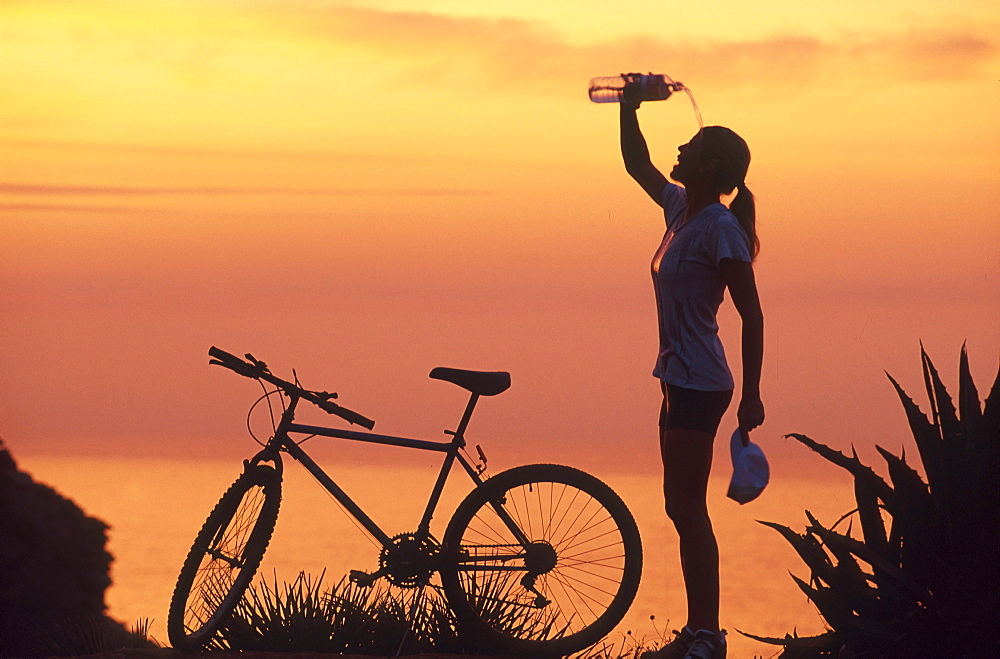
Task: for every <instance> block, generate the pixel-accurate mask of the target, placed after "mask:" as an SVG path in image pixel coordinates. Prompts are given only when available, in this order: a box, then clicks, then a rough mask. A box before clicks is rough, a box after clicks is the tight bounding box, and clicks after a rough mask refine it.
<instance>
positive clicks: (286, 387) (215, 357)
mask: <svg viewBox="0 0 1000 659" xmlns="http://www.w3.org/2000/svg"><path fill="white" fill-rule="evenodd" d="M208 354H209V356H210V357H212V359H210V360H208V363H209V364H217V365H219V366H224V367H226V368H228V369H229V370H231V371H233V372H235V373H239V374H240V375H242V376H244V377H248V378H252V379H254V380H264V381H265V382H270V383H271V384H273V385H274V386H276V387H278V388H279V389H281V390H283V391H284V392H285V393H287V394H290V395H294V396H298V397H299V398H304V399H306V400H308V401H309V402H310V403H312V404H314V405H316V406H317V407H318V408H320V409H321V410H323V411H324V412H326V413H328V414H335V415H337V416H339V417H340V418H341V419H344V420H345V421H347V422H348V423H353V424H355V425H359V426H362V427H364V428H367V429H368V430H371V429H372V428H374V427H375V422H374V421H372V420H371V419H369V418H367V417H365V416H362V415H361V414H358V413H357V412H355V411H353V410H349V409H347V408H346V407H341V406H340V405H337V404H336V403H334V402H331V399H332V398H336V397H337V394H333V393H329V392H326V391H309V390H308V389H303V388H302V387H300V386H299V385H297V384H295V383H293V382H288V381H287V380H282V379H281V378H279V377H278V376H276V375H274V374H273V373H271V371H270V370H269V369H268V368H267V364H265V363H264V362H262V361H260V360H258V359H255V358H254V356H253V355H249V354H248V355H247V356H246V357H247V359H246V360H243V359H240V358H239V357H237V356H236V355H231V354H229V353H228V352H226V351H225V350H220V349H219V348H216V347H215V346H212V347H211V348H209V350H208Z"/></svg>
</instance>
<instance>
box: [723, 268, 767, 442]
mask: <svg viewBox="0 0 1000 659" xmlns="http://www.w3.org/2000/svg"><path fill="white" fill-rule="evenodd" d="M719 268H720V269H721V271H722V277H723V279H724V280H725V282H726V287H727V288H728V289H729V296H730V297H731V298H732V300H733V304H734V305H735V306H736V310H737V311H738V312H739V314H740V317H741V318H742V319H743V341H742V348H743V387H742V390H741V396H742V398H741V399H740V406H739V409H738V411H737V418H738V419H739V423H740V428H742V429H743V430H747V431H749V430H753V429H754V428H756V427H757V426H759V425H760V424H762V423H764V403H763V402H761V399H760V373H761V364H762V363H763V361H764V312H763V311H762V310H761V308H760V297H759V296H758V294H757V282H756V280H755V279H754V274H753V266H752V265H751V264H750V263H748V262H746V261H737V260H735V259H722V261H721V262H720V263H719Z"/></svg>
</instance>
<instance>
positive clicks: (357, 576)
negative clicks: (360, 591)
mask: <svg viewBox="0 0 1000 659" xmlns="http://www.w3.org/2000/svg"><path fill="white" fill-rule="evenodd" d="M349 578H350V580H351V583H353V584H354V585H355V586H358V587H360V588H370V587H371V585H372V584H373V583H375V580H376V579H378V575H374V574H368V573H367V572H362V571H361V570H351V575H350V577H349Z"/></svg>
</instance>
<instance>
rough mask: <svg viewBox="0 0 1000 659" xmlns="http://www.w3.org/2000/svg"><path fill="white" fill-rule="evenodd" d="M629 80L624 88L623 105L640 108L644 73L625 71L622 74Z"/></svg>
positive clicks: (633, 108)
mask: <svg viewBox="0 0 1000 659" xmlns="http://www.w3.org/2000/svg"><path fill="white" fill-rule="evenodd" d="M621 76H622V77H623V78H625V80H626V81H627V82H626V83H625V88H624V89H622V105H623V106H624V107H626V108H629V109H632V110H638V109H639V106H640V105H641V104H642V82H641V80H642V74H641V73H623V74H621Z"/></svg>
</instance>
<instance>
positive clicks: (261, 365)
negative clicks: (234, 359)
mask: <svg viewBox="0 0 1000 659" xmlns="http://www.w3.org/2000/svg"><path fill="white" fill-rule="evenodd" d="M244 357H246V358H247V361H249V362H250V363H251V364H253V365H254V366H256V367H257V368H259V369H260V370H261V371H264V372H265V373H270V372H271V370H270V369H269V368H268V367H267V364H265V363H264V362H262V361H260V360H259V359H257V358H255V357H254V356H253V355H251V354H250V353H249V352H248V353H247V354H246V355H244Z"/></svg>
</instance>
